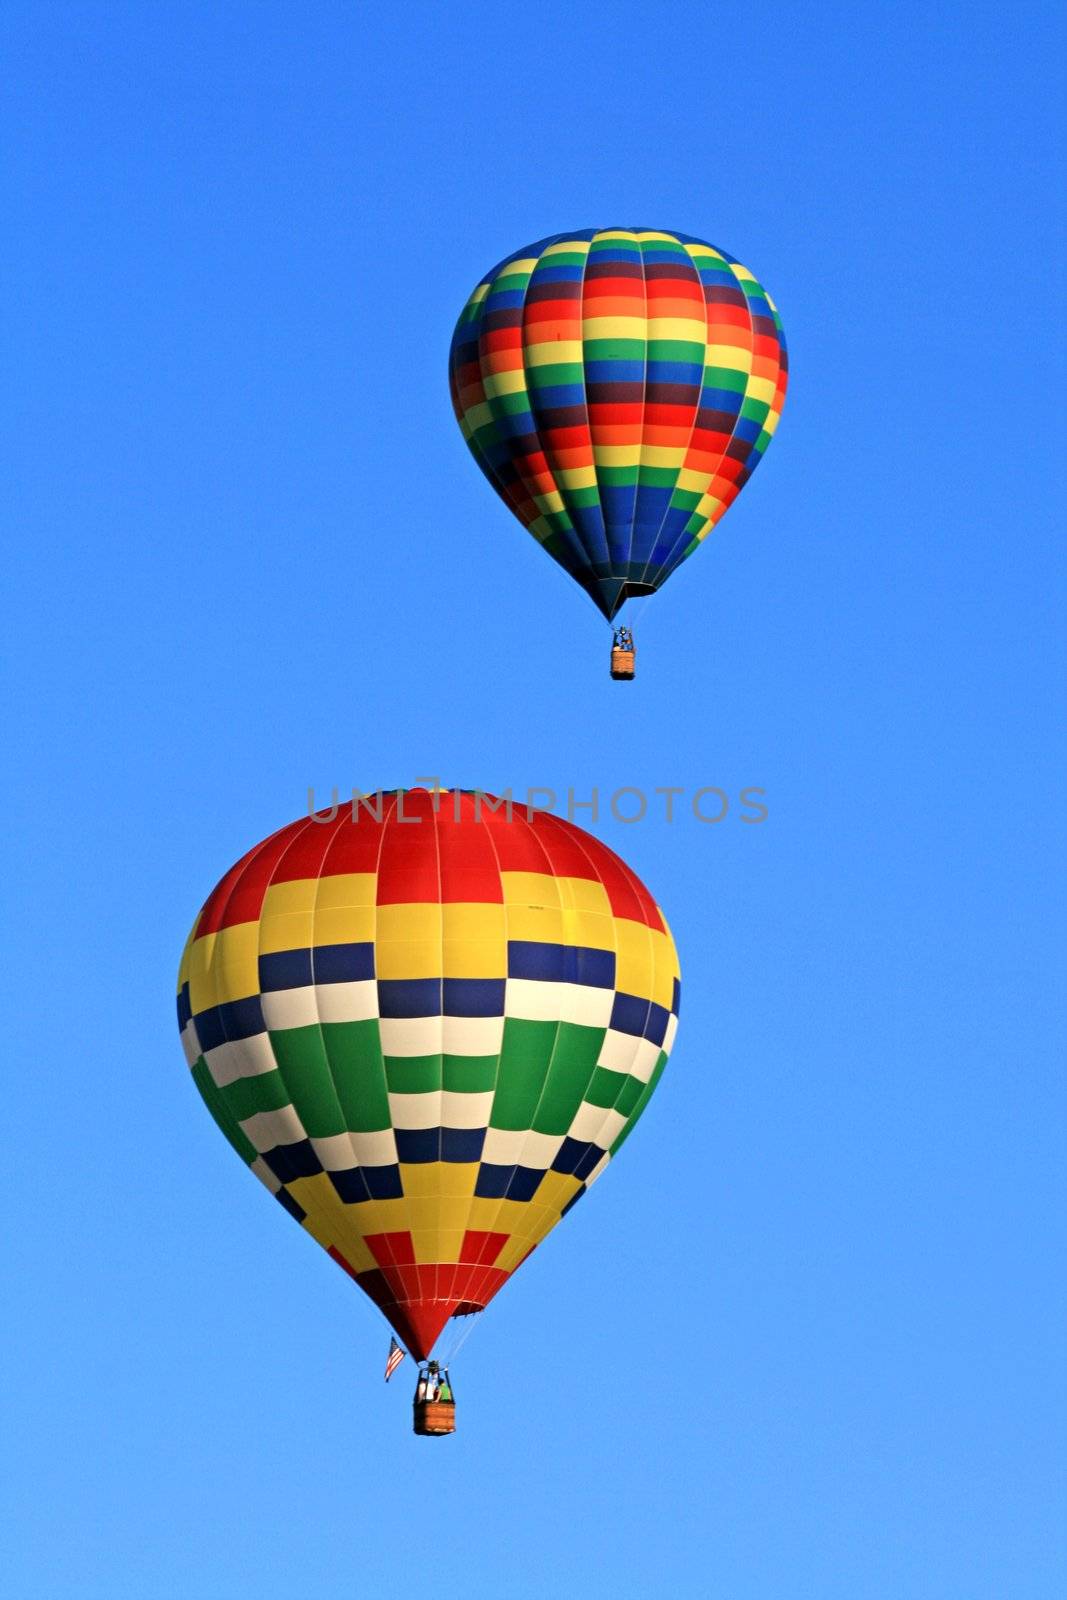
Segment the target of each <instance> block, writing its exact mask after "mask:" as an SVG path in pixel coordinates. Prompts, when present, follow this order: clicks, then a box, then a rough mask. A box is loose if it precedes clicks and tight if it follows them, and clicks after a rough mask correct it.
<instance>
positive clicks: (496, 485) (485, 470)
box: [449, 268, 528, 530]
mask: <svg viewBox="0 0 1067 1600" xmlns="http://www.w3.org/2000/svg"><path fill="white" fill-rule="evenodd" d="M496 270H498V269H496V268H494V269H493V271H494V272H495V271H496ZM492 284H493V273H492V272H491V273H489V274H488V275H487V277H486V279H484V280H483V281H482V282H481V283H479V284H478V285H477V286H476V287H475V288H474V289H473V290H472V291H471V294H470V296H469V298H468V300H467V304H466V306H465V307H464V308H463V312H462V313H461V314H460V318H459V321H458V322H457V323H456V327H455V330H454V331H453V334H452V344H451V347H450V349H449V373H450V376H451V377H452V378H453V381H454V384H455V397H454V402H453V403H454V408H455V412H456V420H457V421H458V423H459V426H460V431H461V433H462V434H463V437H464V439H465V441H466V443H467V445H468V447H469V449H470V452H471V454H472V455H473V457H474V459H475V462H476V463H477V465H478V467H479V468H480V470H481V472H482V475H483V477H485V479H486V480H487V481H488V483H489V484H490V485H491V487H492V488H493V489H494V490H495V491H496V493H497V494H498V495H499V496H500V498H501V499H502V500H503V502H504V504H505V505H506V506H507V507H508V509H509V511H511V512H512V513H513V514H514V515H515V516H516V517H517V518H518V519H519V521H520V522H521V523H522V524H523V526H524V527H527V530H528V524H527V522H526V519H525V517H524V516H523V514H522V509H521V507H522V495H521V494H520V493H519V492H518V491H517V490H516V487H515V484H516V481H517V474H515V469H514V466H513V465H512V467H511V470H512V473H513V477H512V479H511V481H509V480H508V478H507V476H506V474H505V473H504V471H503V467H502V466H501V467H498V466H497V465H496V463H495V462H494V461H493V460H492V457H491V456H490V454H489V452H488V450H487V449H486V448H485V446H484V445H483V444H482V442H481V441H480V439H479V438H478V435H477V432H476V430H475V429H474V428H473V427H472V426H471V424H470V422H469V421H468V417H467V408H466V407H465V406H464V404H463V401H462V399H461V395H460V388H459V372H458V363H457V355H456V341H457V337H458V335H459V331H460V328H461V327H462V326H463V321H464V317H465V316H466V315H467V312H468V311H471V307H472V305H473V304H474V300H475V296H476V295H477V293H478V290H479V289H480V288H483V287H484V289H485V291H486V293H485V295H484V296H483V301H484V299H485V298H487V297H488V295H489V294H490V293H491V292H492ZM481 320H482V310H481V304H479V306H478V310H477V312H472V314H471V316H470V318H469V319H468V322H467V333H468V335H469V338H470V340H471V341H472V342H473V345H474V352H475V360H476V362H477V365H478V373H479V377H478V383H479V387H480V388H481V391H482V404H483V405H484V406H485V409H486V411H487V412H488V413H489V421H490V422H491V423H492V426H493V429H494V431H495V432H496V433H497V434H499V432H500V430H499V424H498V423H497V421H496V419H495V417H494V416H493V414H492V407H491V405H490V403H489V397H488V396H487V394H486V392H485V376H484V373H483V371H482V364H481V357H480V354H479V348H480V340H481V335H480V331H479V330H480V325H481ZM500 438H501V441H502V442H503V436H502V435H500ZM520 487H521V486H520Z"/></svg>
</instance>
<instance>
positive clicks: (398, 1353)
mask: <svg viewBox="0 0 1067 1600" xmlns="http://www.w3.org/2000/svg"><path fill="white" fill-rule="evenodd" d="M406 1355H407V1351H406V1350H405V1349H403V1348H402V1347H401V1346H400V1345H398V1344H397V1342H396V1340H395V1339H390V1341H389V1355H388V1358H387V1359H386V1363H385V1381H386V1383H388V1382H389V1379H390V1378H391V1377H392V1376H393V1373H394V1372H395V1371H396V1369H397V1367H398V1366H399V1365H400V1363H401V1362H402V1361H403V1359H404V1357H405V1356H406Z"/></svg>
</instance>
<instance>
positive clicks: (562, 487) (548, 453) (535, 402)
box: [522, 239, 596, 569]
mask: <svg viewBox="0 0 1067 1600" xmlns="http://www.w3.org/2000/svg"><path fill="white" fill-rule="evenodd" d="M561 242H571V243H574V244H578V245H581V244H584V243H585V241H584V240H582V239H575V240H573V241H566V240H564V241H561ZM547 256H548V249H547V248H546V249H545V250H543V251H542V253H541V255H540V256H539V257H538V261H537V265H536V266H535V267H534V270H533V272H532V273H531V274H530V282H529V284H528V285H527V289H526V297H525V298H524V300H523V311H522V362H523V381H524V382H525V385H526V394H527V397H528V403H529V407H530V417H531V420H532V421H533V424H534V434H535V437H536V438H537V440H538V442H539V444H540V446H541V450H542V453H543V454H544V457H545V461H546V463H547V464H548V467H549V470H550V472H551V474H552V481H553V484H554V486H555V492H556V493H557V494H558V496H559V499H560V503H561V505H562V506H563V509H564V512H565V514H566V517H567V520H568V521H569V522H570V524H571V526H572V527H573V529H574V532H575V537H576V538H577V540H578V543H579V544H580V546H581V549H582V555H583V557H584V560H585V563H586V565H587V566H589V567H590V568H594V569H595V567H596V558H595V554H594V550H593V548H592V547H591V545H590V543H589V537H588V535H587V533H586V531H585V529H584V527H583V525H582V520H581V519H580V518H576V517H575V515H574V510H575V507H574V504H573V501H572V494H571V490H570V488H569V486H567V484H566V481H565V472H566V469H565V468H564V467H563V465H562V462H561V461H560V459H559V456H558V453H557V449H556V446H555V445H554V443H553V442H552V434H553V432H554V431H555V430H554V428H553V427H550V426H548V425H546V426H545V427H544V429H542V426H541V422H542V417H543V415H544V409H545V408H542V407H541V402H540V398H539V395H538V385H537V384H536V383H535V382H533V381H532V378H533V374H532V367H533V366H534V365H535V363H533V362H530V361H528V360H527V352H528V350H529V348H530V344H528V343H527V338H526V329H527V325H528V324H527V308H528V304H529V293H530V290H531V289H532V288H533V287H534V279H535V278H536V277H537V273H538V270H539V269H540V268H541V267H542V264H543V263H544V261H545V258H546V257H547ZM588 260H589V247H588V245H586V250H585V261H586V263H588ZM546 270H550V269H546ZM584 271H585V269H584V267H583V277H584ZM538 287H540V285H538ZM580 292H581V290H580V285H579V295H580ZM578 312H579V325H580V317H581V301H580V299H579V301H578ZM531 343H532V341H531ZM578 345H579V350H580V349H581V337H580V335H579V339H578ZM579 365H581V358H580V357H579ZM583 389H584V383H583ZM535 397H536V398H535ZM585 420H586V426H587V427H588V424H589V417H588V412H586V419H585Z"/></svg>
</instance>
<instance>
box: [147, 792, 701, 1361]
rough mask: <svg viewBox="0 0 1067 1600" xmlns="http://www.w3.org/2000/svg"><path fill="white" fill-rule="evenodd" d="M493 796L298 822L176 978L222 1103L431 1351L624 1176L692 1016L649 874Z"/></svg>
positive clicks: (199, 939) (220, 907)
mask: <svg viewBox="0 0 1067 1600" xmlns="http://www.w3.org/2000/svg"><path fill="white" fill-rule="evenodd" d="M492 805H493V802H492V801H491V799H490V800H486V799H485V798H484V797H482V796H480V795H478V794H475V793H474V792H459V791H449V792H440V793H438V792H432V793H431V792H428V791H426V790H411V791H407V792H401V791H396V792H393V793H389V794H383V795H378V796H374V797H371V799H370V800H368V801H365V802H364V803H363V804H362V805H361V806H360V807H359V808H358V809H357V811H356V813H355V815H353V812H352V809H351V808H347V809H341V810H339V811H338V812H337V815H336V816H334V817H333V818H332V820H331V819H326V820H324V819H323V818H321V817H319V818H314V819H312V818H308V817H304V818H302V819H301V820H300V821H298V822H294V823H291V824H290V825H289V826H288V827H286V828H282V829H281V831H280V832H278V833H275V834H273V835H272V836H271V837H270V838H269V839H267V840H266V841H265V842H264V843H262V844H259V845H256V847H255V848H254V849H253V850H250V851H249V852H248V854H247V855H245V856H243V857H242V858H241V860H240V861H238V863H237V864H236V866H234V867H232V868H231V870H230V871H229V872H228V873H227V874H226V876H225V877H224V878H223V879H222V880H221V882H220V883H219V884H218V886H217V887H216V888H215V889H214V890H213V891H212V893H211V894H210V896H209V897H208V899H207V901H206V903H205V905H204V907H203V909H202V911H201V912H200V914H199V916H198V917H197V919H196V922H195V924H194V926H193V931H192V934H191V935H190V938H189V941H188V944H187V946H186V949H185V953H184V955H183V957H182V962H181V970H180V973H179V978H178V1021H179V1026H180V1028H181V1033H182V1040H183V1043H184V1046H185V1052H186V1057H187V1060H188V1062H189V1065H190V1067H191V1068H192V1075H193V1080H194V1082H195V1084H196V1086H197V1088H198V1089H199V1091H200V1094H201V1095H202V1096H203V1099H204V1100H205V1102H206V1104H207V1106H208V1109H209V1111H210V1112H211V1114H212V1116H213V1117H214V1119H215V1121H216V1122H217V1123H218V1125H219V1127H220V1128H221V1129H222V1131H223V1133H224V1134H225V1135H226V1137H227V1138H228V1139H229V1141H230V1143H231V1145H233V1147H234V1149H235V1150H236V1151H237V1152H238V1154H239V1155H240V1156H241V1158H242V1159H243V1160H244V1161H245V1162H247V1164H248V1165H249V1166H250V1167H251V1169H252V1171H253V1172H254V1173H255V1174H256V1176H257V1177H258V1178H259V1179H260V1180H261V1181H262V1182H263V1183H264V1184H265V1185H266V1187H267V1188H268V1189H269V1190H270V1191H271V1193H272V1194H273V1195H274V1197H275V1199H276V1200H277V1201H278V1203H279V1204H280V1205H281V1206H282V1207H284V1209H285V1210H286V1211H287V1212H288V1213H289V1214H290V1216H291V1217H293V1218H295V1220H296V1221H297V1222H298V1223H299V1224H300V1226H301V1227H303V1228H304V1229H305V1230H306V1231H307V1232H308V1233H310V1234H311V1235H312V1237H313V1238H314V1239H316V1240H317V1241H318V1242H319V1244H321V1245H322V1246H323V1248H324V1249H325V1250H327V1251H328V1252H329V1254H330V1255H331V1256H332V1257H333V1259H334V1260H335V1261H336V1262H337V1263H338V1265H339V1266H341V1267H343V1268H344V1270H345V1271H346V1272H347V1273H349V1274H350V1275H351V1276H352V1277H353V1278H354V1279H355V1281H356V1283H357V1284H358V1285H359V1286H360V1288H362V1289H363V1290H365V1291H366V1293H367V1294H368V1295H369V1296H370V1297H371V1299H372V1300H374V1301H375V1302H376V1303H377V1305H378V1306H380V1307H381V1309H382V1311H383V1312H384V1313H385V1315H386V1317H387V1318H388V1319H389V1321H390V1323H391V1324H392V1326H393V1328H394V1329H395V1331H396V1333H397V1335H398V1336H399V1338H400V1339H401V1340H402V1341H403V1342H404V1344H405V1345H406V1346H407V1348H408V1350H409V1351H410V1352H411V1353H412V1355H414V1356H415V1357H417V1358H419V1359H423V1358H425V1357H427V1356H428V1355H429V1353H430V1351H431V1349H432V1348H433V1345H434V1342H435V1340H436V1339H437V1338H438V1335H439V1334H440V1333H441V1330H442V1328H443V1327H444V1325H445V1323H446V1322H447V1321H448V1319H449V1318H450V1317H451V1316H453V1315H457V1314H461V1313H468V1312H471V1311H480V1310H481V1309H482V1308H483V1307H484V1306H485V1305H486V1304H487V1303H488V1302H489V1301H490V1300H491V1299H492V1297H493V1296H494V1295H495V1294H496V1293H497V1291H498V1290H499V1289H500V1288H501V1287H502V1286H503V1285H504V1284H505V1283H506V1282H507V1280H508V1278H509V1277H510V1275H511V1274H512V1273H513V1272H514V1271H515V1269H516V1268H517V1267H518V1266H519V1265H520V1264H521V1263H522V1261H524V1260H525V1258H526V1257H527V1256H528V1255H529V1253H530V1251H531V1250H533V1249H534V1248H535V1246H536V1245H537V1244H539V1243H540V1241H541V1240H542V1239H543V1238H544V1237H545V1235H546V1234H547V1233H548V1232H549V1230H550V1229H552V1228H553V1227H554V1226H555V1225H556V1223H557V1222H558V1221H559V1220H560V1218H561V1217H562V1216H563V1215H564V1213H565V1212H566V1211H568V1210H569V1209H570V1207H571V1206H573V1205H574V1203H575V1202H576V1201H577V1200H578V1199H579V1198H580V1197H581V1195H583V1194H584V1193H585V1191H586V1189H587V1188H588V1186H589V1185H590V1184H591V1183H592V1182H593V1181H594V1179H596V1178H597V1177H599V1175H600V1174H601V1173H602V1172H603V1171H604V1169H605V1168H606V1167H607V1165H608V1163H609V1161H610V1160H611V1158H612V1156H613V1155H615V1153H616V1152H617V1151H618V1150H619V1148H620V1146H621V1145H622V1144H623V1142H624V1140H625V1139H626V1138H627V1137H628V1135H629V1133H630V1131H631V1130H632V1128H633V1126H634V1124H635V1122H636V1121H637V1119H638V1117H639V1116H640V1115H641V1112H642V1111H643V1110H644V1107H645V1105H646V1104H647V1102H648V1098H649V1096H650V1095H651V1093H652V1090H653V1088H654V1087H655V1085H656V1082H657V1080H658V1078H659V1076H660V1073H661V1072H662V1071H663V1067H664V1064H665V1063H666V1060H667V1053H668V1051H669V1050H670V1048H671V1043H672V1041H673V1038H674V1032H675V1026H676V1021H677V1015H678V992H679V991H678V963H677V957H676V954H675V949H674V944H673V942H672V939H671V936H670V933H669V931H668V929H667V925H666V923H665V922H664V920H663V917H662V915H661V913H660V911H659V910H658V909H657V907H656V905H655V903H654V901H653V900H652V897H651V896H650V895H649V893H648V891H647V890H646V889H645V888H644V887H643V885H642V884H641V883H640V882H639V881H638V879H637V878H636V877H635V875H634V874H633V872H631V871H630V869H629V868H628V867H627V866H626V865H625V864H624V863H623V862H622V861H621V860H620V859H619V857H618V856H616V855H615V854H613V852H612V851H611V850H609V849H607V848H606V847H605V846H604V845H602V844H600V843H599V842H598V841H597V840H596V839H594V838H592V837H591V836H590V835H589V834H588V833H585V832H583V830H582V829H581V828H578V827H575V826H574V825H573V824H572V823H569V822H565V821H563V820H562V819H561V818H559V817H556V816H553V815H549V814H547V813H544V812H536V811H533V812H528V811H526V810H525V809H523V808H521V807H516V808H515V809H514V811H512V812H511V813H510V814H509V813H508V811H507V809H505V808H501V809H499V810H494V809H492V808H491V807H492Z"/></svg>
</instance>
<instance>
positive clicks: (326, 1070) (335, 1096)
mask: <svg viewBox="0 0 1067 1600" xmlns="http://www.w3.org/2000/svg"><path fill="white" fill-rule="evenodd" d="M339 815H340V813H339ZM315 826H316V827H318V826H319V824H317V823H316V824H315ZM339 834H340V828H339V826H338V819H337V818H336V817H335V818H334V819H333V820H332V822H331V823H330V824H329V825H328V829H327V830H326V831H325V832H324V836H323V837H321V839H320V842H321V845H322V849H321V851H319V854H318V864H317V866H315V868H314V871H315V877H314V884H313V888H312V891H311V908H310V916H309V919H308V943H309V946H310V950H309V961H308V966H309V971H310V977H311V994H312V1006H313V1008H314V1016H315V1024H314V1025H315V1031H316V1033H317V1035H318V1043H319V1053H320V1055H321V1058H322V1071H323V1087H324V1088H325V1089H326V1090H327V1091H328V1095H329V1097H332V1103H331V1104H330V1106H329V1111H330V1113H331V1114H332V1116H333V1124H332V1125H333V1126H334V1127H336V1128H338V1129H339V1130H340V1131H341V1132H342V1133H347V1124H348V1118H347V1117H346V1116H345V1112H344V1101H343V1099H342V1096H341V1088H340V1084H339V1082H338V1079H337V1075H336V1073H335V1072H334V1070H333V1060H332V1058H331V1055H330V1050H329V1046H328V1044H327V1040H326V1029H325V1026H324V1024H323V1020H322V1009H321V1002H320V998H319V985H318V976H319V945H318V941H317V939H316V931H317V930H316V921H317V916H318V904H319V897H320V895H321V893H322V885H323V882H324V881H325V870H326V861H327V858H328V856H329V853H330V847H331V846H332V845H333V844H334V842H335V841H336V839H337V837H338V836H339ZM302 837H303V834H301V838H302ZM264 923H265V918H263V917H261V918H260V923H259V930H260V949H261V950H262V946H263V928H264ZM293 1103H294V1105H296V1104H297V1103H296V1101H295V1100H294V1102H293ZM297 1111H298V1113H299V1115H300V1120H301V1121H302V1122H303V1121H304V1116H303V1113H302V1112H301V1111H300V1107H299V1106H297ZM309 1111H310V1108H309ZM328 1125H329V1124H328ZM319 1126H321V1124H319ZM308 1137H309V1139H310V1142H311V1148H312V1150H314V1152H315V1159H316V1160H317V1161H318V1163H319V1165H320V1167H321V1168H322V1169H323V1171H324V1172H326V1173H328V1172H329V1170H330V1169H329V1168H327V1167H326V1165H325V1163H324V1162H323V1160H322V1154H321V1153H320V1151H319V1150H318V1148H317V1146H316V1139H317V1138H319V1137H321V1138H322V1139H323V1141H324V1142H325V1140H327V1139H329V1138H331V1137H333V1136H332V1135H329V1134H322V1135H315V1136H312V1135H311V1134H310V1132H309V1134H308ZM347 1142H348V1144H349V1147H351V1140H348V1141H347ZM327 1181H330V1180H329V1178H328V1179H327Z"/></svg>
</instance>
